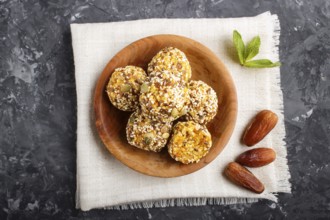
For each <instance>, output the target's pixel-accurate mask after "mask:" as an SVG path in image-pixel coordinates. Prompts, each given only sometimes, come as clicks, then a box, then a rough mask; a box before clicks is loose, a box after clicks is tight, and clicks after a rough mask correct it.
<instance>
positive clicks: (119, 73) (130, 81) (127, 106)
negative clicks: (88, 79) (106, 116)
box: [107, 66, 147, 111]
mask: <svg viewBox="0 0 330 220" xmlns="http://www.w3.org/2000/svg"><path fill="white" fill-rule="evenodd" d="M146 78H147V74H146V73H145V71H144V70H143V69H142V68H140V67H137V66H126V67H124V68H122V67H121V68H117V69H115V71H114V72H113V73H112V75H111V77H110V80H109V83H108V85H107V94H108V96H109V99H110V101H111V103H112V104H113V105H114V106H115V107H116V108H118V109H120V110H122V111H134V110H135V109H137V107H138V105H139V95H140V87H141V85H142V83H143V82H144V81H145V80H146Z"/></svg>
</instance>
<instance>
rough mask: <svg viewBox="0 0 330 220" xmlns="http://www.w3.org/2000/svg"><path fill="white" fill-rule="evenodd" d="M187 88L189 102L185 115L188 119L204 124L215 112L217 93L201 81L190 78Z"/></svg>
mask: <svg viewBox="0 0 330 220" xmlns="http://www.w3.org/2000/svg"><path fill="white" fill-rule="evenodd" d="M188 88H189V91H188V93H189V99H190V104H189V108H188V113H187V115H186V116H185V117H186V119H187V120H188V121H194V122H197V123H199V124H202V125H205V124H206V123H208V122H210V121H211V120H212V119H213V118H214V116H215V115H216V114H217V110H218V98H217V94H216V93H215V91H214V90H213V89H212V88H211V87H210V86H209V85H207V84H206V83H204V82H202V81H194V80H191V81H190V82H189V84H188Z"/></svg>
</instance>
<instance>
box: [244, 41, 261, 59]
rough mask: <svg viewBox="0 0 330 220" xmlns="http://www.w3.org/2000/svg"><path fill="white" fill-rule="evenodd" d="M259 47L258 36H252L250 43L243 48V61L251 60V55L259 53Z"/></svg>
mask: <svg viewBox="0 0 330 220" xmlns="http://www.w3.org/2000/svg"><path fill="white" fill-rule="evenodd" d="M259 48H260V37H259V36H257V37H254V38H253V39H252V40H251V41H250V43H249V44H248V45H247V46H246V50H245V56H244V58H245V61H249V60H251V59H252V58H253V57H255V56H256V55H257V54H258V53H259Z"/></svg>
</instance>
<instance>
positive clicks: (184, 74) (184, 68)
mask: <svg viewBox="0 0 330 220" xmlns="http://www.w3.org/2000/svg"><path fill="white" fill-rule="evenodd" d="M164 70H167V71H170V72H171V73H172V74H174V75H175V76H177V77H179V78H180V79H181V80H183V81H188V80H189V79H190V78H191V67H190V64H189V61H188V59H187V57H186V55H185V54H184V53H183V52H182V51H181V50H179V49H177V48H174V47H167V48H164V49H162V50H161V51H159V52H158V53H157V54H156V56H154V57H153V58H152V60H151V62H150V63H149V65H148V73H149V74H151V73H152V72H155V71H164Z"/></svg>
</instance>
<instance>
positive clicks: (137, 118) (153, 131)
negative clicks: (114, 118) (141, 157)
mask: <svg viewBox="0 0 330 220" xmlns="http://www.w3.org/2000/svg"><path fill="white" fill-rule="evenodd" d="M171 128H172V123H171V122H169V123H163V122H159V121H152V120H150V119H149V118H148V117H146V116H145V115H143V114H142V112H141V111H140V110H137V111H136V112H134V113H133V114H132V115H131V116H130V118H129V120H128V123H127V126H126V136H127V140H128V143H129V144H131V145H133V146H135V147H137V148H140V149H143V150H147V151H154V152H159V151H160V150H161V149H162V148H163V147H165V145H166V143H167V140H168V138H169V136H170V133H171Z"/></svg>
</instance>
